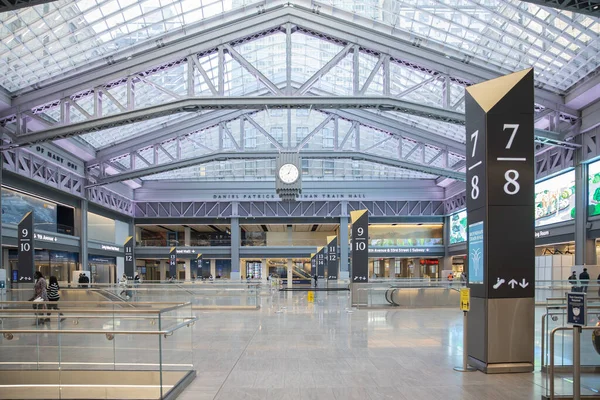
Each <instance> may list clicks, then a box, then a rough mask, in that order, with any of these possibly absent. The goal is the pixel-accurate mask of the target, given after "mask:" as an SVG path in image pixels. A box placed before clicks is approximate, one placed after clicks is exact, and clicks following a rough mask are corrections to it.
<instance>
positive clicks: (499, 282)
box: [494, 278, 506, 289]
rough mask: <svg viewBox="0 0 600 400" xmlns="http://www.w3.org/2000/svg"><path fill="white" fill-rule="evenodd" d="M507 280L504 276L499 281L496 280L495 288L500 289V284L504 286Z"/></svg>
mask: <svg viewBox="0 0 600 400" xmlns="http://www.w3.org/2000/svg"><path fill="white" fill-rule="evenodd" d="M504 282H506V281H505V280H504V279H502V278H498V281H497V282H496V284H495V285H494V289H498V288H499V287H500V286H502V284H503V283H504Z"/></svg>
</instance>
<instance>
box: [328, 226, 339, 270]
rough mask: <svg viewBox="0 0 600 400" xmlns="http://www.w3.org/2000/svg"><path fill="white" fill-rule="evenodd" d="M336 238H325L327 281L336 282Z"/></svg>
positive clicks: (337, 266) (337, 265) (337, 267)
mask: <svg viewBox="0 0 600 400" xmlns="http://www.w3.org/2000/svg"><path fill="white" fill-rule="evenodd" d="M337 247H338V246H337V236H327V279H328V280H330V281H337V278H338V271H339V262H338V254H337V251H338V248H337Z"/></svg>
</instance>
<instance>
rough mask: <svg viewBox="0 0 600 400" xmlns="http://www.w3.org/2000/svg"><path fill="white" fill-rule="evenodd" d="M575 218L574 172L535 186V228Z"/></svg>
mask: <svg viewBox="0 0 600 400" xmlns="http://www.w3.org/2000/svg"><path fill="white" fill-rule="evenodd" d="M573 218H575V171H569V172H565V173H564V174H560V175H558V176H555V177H553V178H550V179H546V180H545V181H542V182H539V183H536V184H535V226H544V225H549V224H556V223H558V222H564V221H569V220H571V219H573Z"/></svg>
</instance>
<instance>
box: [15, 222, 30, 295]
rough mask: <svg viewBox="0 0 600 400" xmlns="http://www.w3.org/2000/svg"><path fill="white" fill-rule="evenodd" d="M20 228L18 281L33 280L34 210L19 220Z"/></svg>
mask: <svg viewBox="0 0 600 400" xmlns="http://www.w3.org/2000/svg"><path fill="white" fill-rule="evenodd" d="M17 229H18V235H19V236H18V241H17V245H18V248H17V252H18V256H17V258H18V261H19V265H18V267H17V268H18V271H19V274H18V278H19V279H18V282H19V283H29V282H33V270H34V261H33V255H34V249H33V212H32V211H30V212H28V213H27V214H25V216H24V217H23V219H22V220H21V222H19V226H18V227H17Z"/></svg>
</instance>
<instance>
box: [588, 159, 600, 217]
mask: <svg viewBox="0 0 600 400" xmlns="http://www.w3.org/2000/svg"><path fill="white" fill-rule="evenodd" d="M588 196H589V201H588V215H589V216H590V217H591V216H593V215H600V161H596V162H594V163H591V164H590V165H589V166H588Z"/></svg>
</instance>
